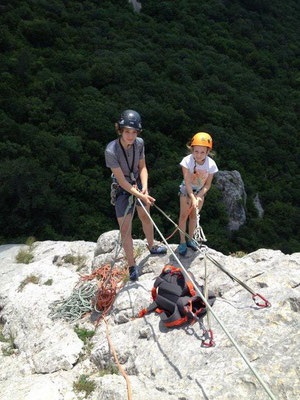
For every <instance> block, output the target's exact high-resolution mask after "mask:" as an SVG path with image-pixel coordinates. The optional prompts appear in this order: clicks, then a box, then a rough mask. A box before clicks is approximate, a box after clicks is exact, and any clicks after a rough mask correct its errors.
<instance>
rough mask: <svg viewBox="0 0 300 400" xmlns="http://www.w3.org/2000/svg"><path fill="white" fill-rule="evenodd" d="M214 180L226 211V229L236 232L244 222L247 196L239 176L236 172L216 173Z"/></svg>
mask: <svg viewBox="0 0 300 400" xmlns="http://www.w3.org/2000/svg"><path fill="white" fill-rule="evenodd" d="M215 179H216V186H217V188H218V189H220V190H221V192H222V196H223V201H224V204H225V207H226V210H227V214H228V218H229V224H228V229H229V230H230V231H236V230H238V229H239V228H240V226H242V225H243V224H244V223H245V222H246V209H245V207H246V199H247V194H246V191H245V187H244V182H243V180H242V177H241V174H240V173H239V172H238V171H218V172H217V173H216V175H215Z"/></svg>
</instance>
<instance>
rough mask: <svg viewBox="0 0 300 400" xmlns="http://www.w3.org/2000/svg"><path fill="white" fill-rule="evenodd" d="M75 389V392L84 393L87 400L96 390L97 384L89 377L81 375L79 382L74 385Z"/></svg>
mask: <svg viewBox="0 0 300 400" xmlns="http://www.w3.org/2000/svg"><path fill="white" fill-rule="evenodd" d="M73 389H74V391H75V392H77V393H78V392H84V393H85V396H84V397H85V398H87V397H88V396H89V395H90V394H91V393H93V391H94V390H95V389H96V383H95V382H94V381H92V380H89V379H88V376H87V375H80V377H79V378H78V381H76V382H74V383H73Z"/></svg>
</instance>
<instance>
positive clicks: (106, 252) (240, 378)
mask: <svg viewBox="0 0 300 400" xmlns="http://www.w3.org/2000/svg"><path fill="white" fill-rule="evenodd" d="M117 240H118V231H112V232H108V233H105V234H103V235H101V236H100V238H99V239H98V242H97V243H93V242H83V241H77V242H53V241H45V242H36V243H35V244H34V245H33V246H32V248H28V247H27V246H20V245H6V246H0V282H1V284H0V339H1V340H0V349H1V351H0V399H1V400H7V399H13V400H40V399H43V400H79V399H82V398H84V392H78V386H76V385H75V382H78V379H79V378H80V377H81V376H85V377H88V379H89V380H90V381H92V382H93V388H92V389H93V391H92V394H90V396H89V397H87V398H89V399H92V400H111V399H117V400H125V399H127V398H128V390H129V389H128V386H127V384H126V381H125V379H124V377H123V376H122V375H121V374H120V373H119V374H118V373H113V372H117V371H118V369H117V368H116V366H115V361H114V357H113V351H112V347H111V345H110V344H109V342H108V339H107V334H109V338H110V341H111V344H112V345H113V349H114V351H115V353H116V354H117V357H118V360H119V362H120V364H121V366H122V368H123V369H124V371H125V372H126V374H127V377H128V380H129V382H130V387H131V390H132V399H133V400H150V399H151V400H153V399H162V400H179V399H180V400H195V399H197V400H202V399H203V400H207V399H209V400H241V399H255V400H264V399H267V398H269V395H268V393H267V391H266V389H268V388H270V390H271V392H272V393H273V395H274V398H276V399H278V400H279V399H288V400H297V399H298V398H300V380H299V370H298V368H299V366H298V364H299V326H300V314H299V311H300V253H296V254H292V255H285V254H283V253H282V252H281V251H275V250H268V249H260V250H257V251H255V252H253V253H251V254H248V255H245V256H244V257H242V258H236V257H234V256H224V255H223V254H221V253H219V252H217V251H215V250H213V249H209V248H205V249H204V250H206V251H207V254H208V255H209V256H210V257H212V258H213V259H214V260H216V261H217V262H218V263H220V264H221V265H223V266H224V267H225V268H226V269H228V270H229V271H231V273H232V274H234V275H235V276H237V277H238V278H239V279H241V281H242V282H245V283H246V284H247V285H248V287H250V288H251V290H253V291H254V293H259V294H260V295H261V296H263V297H264V298H266V299H268V300H269V301H270V302H271V303H272V307H270V308H259V307H258V306H257V305H256V304H255V302H253V301H252V295H251V293H249V292H248V291H247V290H245V288H244V287H242V286H241V285H239V284H238V283H237V282H235V281H232V280H231V279H230V278H229V277H228V276H227V275H226V274H224V272H222V271H221V270H220V269H219V268H218V267H217V266H216V265H215V264H213V263H211V261H209V259H208V258H207V257H206V256H205V254H204V253H205V252H204V253H200V252H193V251H192V250H190V249H189V250H188V253H187V255H186V256H185V257H183V258H178V257H179V256H178V253H177V250H176V247H177V246H176V245H170V247H169V249H168V253H167V254H166V255H162V256H153V255H150V254H149V252H148V250H147V247H146V243H145V242H144V241H143V240H135V241H134V245H135V250H136V254H138V258H137V261H138V266H139V272H140V278H139V280H138V281H137V282H134V283H133V282H127V283H125V285H124V287H123V288H122V289H121V290H120V291H119V293H118V295H117V297H116V299H115V302H114V304H113V307H112V309H111V311H110V313H109V315H108V316H107V319H106V320H107V326H106V324H105V323H104V322H103V321H102V322H100V324H99V325H98V326H97V327H95V325H94V324H93V323H92V322H91V319H90V314H89V313H88V314H86V315H83V316H82V317H81V318H80V317H79V318H78V319H77V320H75V321H73V322H70V321H67V320H66V319H64V318H62V319H55V320H53V319H52V318H50V312H51V310H53V305H55V304H57V302H61V301H66V300H68V301H70V298H71V297H72V295H73V294H74V291H75V289H76V288H78V283H79V282H80V276H81V275H86V274H91V272H92V271H93V270H94V269H96V268H98V267H99V266H100V265H102V264H103V263H109V262H112V261H115V257H116V245H117ZM20 249H23V250H29V251H31V253H32V255H33V256H34V258H33V262H31V263H30V264H19V263H17V262H16V260H15V257H16V255H17V253H18V252H19V250H20ZM122 255H123V253H122V251H120V252H118V260H117V263H116V264H115V266H116V265H119V266H124V265H125V264H124V259H123V258H122ZM167 263H172V264H174V265H180V264H181V265H182V266H183V267H184V268H187V269H188V270H189V271H191V272H192V273H193V274H194V276H195V279H196V280H197V281H198V282H200V283H202V282H203V278H204V276H205V265H206V268H207V284H208V287H209V289H210V290H213V291H214V292H215V294H216V296H217V300H216V302H215V304H214V306H213V312H214V313H215V315H216V316H217V317H218V318H219V320H221V323H222V325H223V326H221V325H220V324H219V323H218V322H217V321H216V320H215V318H214V316H213V315H211V314H210V322H211V327H212V330H213V332H214V340H215V342H216V346H215V347H211V348H205V347H201V336H202V330H201V329H200V326H199V325H198V323H196V324H194V325H193V326H189V327H185V328H184V327H181V328H177V329H167V328H165V327H164V326H163V325H162V324H161V322H160V318H159V316H158V315H157V314H155V313H152V314H150V315H147V316H145V317H143V318H136V316H137V313H138V312H139V311H140V309H141V308H143V307H146V306H148V305H149V303H150V301H151V299H150V297H151V296H150V290H151V287H152V285H153V280H154V278H155V277H156V276H157V275H158V274H159V273H160V271H161V269H162V267H163V266H164V265H165V264H167ZM259 299H260V298H259ZM203 322H204V325H206V326H207V319H206V318H204V321H203ZM80 330H81V332H91V331H94V336H93V337H92V338H91V339H89V340H88V342H86V341H85V340H84V339H83V337H82V336H80V335H79V334H78V331H80ZM226 331H227V332H230V334H231V336H232V337H233V338H234V339H235V341H236V342H237V343H238V345H239V347H240V349H241V351H242V352H243V353H244V355H245V357H247V359H248V360H249V363H250V364H251V366H252V367H253V369H255V371H256V372H257V374H258V376H259V377H260V378H261V380H262V381H263V382H265V384H266V388H264V387H263V386H262V384H261V383H260V382H259V380H258V379H257V377H256V376H255V375H254V374H253V372H252V371H251V370H250V368H249V367H248V366H247V364H246V363H245V361H244V360H243V358H242V357H241V355H240V354H239V352H238V351H237V349H236V347H235V346H234V345H233V343H232V341H231V340H230V338H229V337H228V335H227V333H226ZM100 372H101V373H100ZM104 372H105V374H104ZM76 387H77V389H76Z"/></svg>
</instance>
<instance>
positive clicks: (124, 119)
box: [118, 110, 142, 132]
mask: <svg viewBox="0 0 300 400" xmlns="http://www.w3.org/2000/svg"><path fill="white" fill-rule="evenodd" d="M118 127H119V129H122V128H133V129H136V130H137V131H139V132H141V130H142V119H141V116H140V114H139V113H138V112H136V111H134V110H125V111H123V112H122V114H121V115H120V118H119V121H118Z"/></svg>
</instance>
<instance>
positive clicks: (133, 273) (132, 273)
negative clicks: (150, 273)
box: [129, 265, 139, 281]
mask: <svg viewBox="0 0 300 400" xmlns="http://www.w3.org/2000/svg"><path fill="white" fill-rule="evenodd" d="M138 277H139V272H138V268H137V266H136V265H133V266H132V267H129V279H130V280H131V281H136V280H137V279H138Z"/></svg>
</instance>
